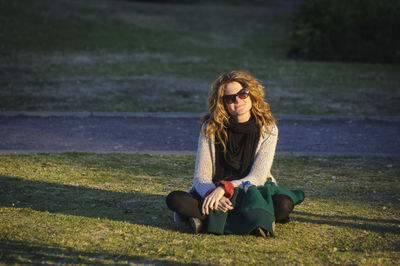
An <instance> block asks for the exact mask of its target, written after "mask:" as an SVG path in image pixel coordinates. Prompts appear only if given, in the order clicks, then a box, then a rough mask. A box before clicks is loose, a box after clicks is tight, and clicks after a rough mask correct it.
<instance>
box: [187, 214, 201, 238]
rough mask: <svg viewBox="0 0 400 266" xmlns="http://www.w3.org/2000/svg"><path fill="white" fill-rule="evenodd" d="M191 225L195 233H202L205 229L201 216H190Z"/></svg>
mask: <svg viewBox="0 0 400 266" xmlns="http://www.w3.org/2000/svg"><path fill="white" fill-rule="evenodd" d="M189 223H190V226H191V227H192V228H193V232H194V233H195V234H200V233H201V232H202V230H203V222H202V221H201V220H200V219H199V218H195V217H189Z"/></svg>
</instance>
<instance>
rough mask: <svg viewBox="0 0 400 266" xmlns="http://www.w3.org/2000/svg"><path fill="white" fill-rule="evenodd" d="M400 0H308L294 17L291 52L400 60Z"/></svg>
mask: <svg viewBox="0 0 400 266" xmlns="http://www.w3.org/2000/svg"><path fill="white" fill-rule="evenodd" d="M399 31H400V0H383V1H377V0H307V1H306V2H305V3H304V4H302V5H299V6H298V8H297V9H296V10H295V12H294V14H293V17H292V40H293V43H292V48H291V50H290V52H289V55H291V56H296V57H300V58H309V59H316V60H329V61H362V62H390V63H399V62H400V34H399V33H400V32H399Z"/></svg>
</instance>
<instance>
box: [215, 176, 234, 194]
mask: <svg viewBox="0 0 400 266" xmlns="http://www.w3.org/2000/svg"><path fill="white" fill-rule="evenodd" d="M218 185H219V186H223V187H224V189H225V197H227V198H228V199H231V198H232V197H233V193H234V190H235V187H234V186H233V185H232V183H231V182H229V181H225V180H222V181H220V182H219V183H218Z"/></svg>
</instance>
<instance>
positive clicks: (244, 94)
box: [222, 88, 250, 104]
mask: <svg viewBox="0 0 400 266" xmlns="http://www.w3.org/2000/svg"><path fill="white" fill-rule="evenodd" d="M249 93H250V92H249V91H248V90H247V89H246V88H243V89H241V90H240V91H239V92H238V93H236V94H231V95H224V96H223V97H222V99H223V100H224V102H225V103H226V104H231V103H236V96H239V98H240V99H242V100H244V99H246V98H247V97H248V96H249Z"/></svg>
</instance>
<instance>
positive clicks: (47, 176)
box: [0, 153, 400, 265]
mask: <svg viewBox="0 0 400 266" xmlns="http://www.w3.org/2000/svg"><path fill="white" fill-rule="evenodd" d="M193 167H194V157H193V156H161V155H157V156H150V155H139V154H135V155H128V154H107V155H103V154H88V153H63V154H37V155H2V156H0V263H7V264H11V263H17V264H26V263H29V264H30V263H34V264H39V263H44V264H54V263H60V264H177V263H182V264H183V263H189V264H232V263H234V264H271V263H276V264H285V265H286V264H318V265H319V264H364V265H375V264H381V265H398V264H399V262H400V255H399V254H400V253H399V251H400V236H399V234H400V194H399V191H400V185H399V182H398V178H399V174H400V164H399V161H398V160H395V159H391V158H361V157H311V156H277V158H276V161H275V163H274V167H273V174H274V176H275V177H276V178H277V179H278V180H279V182H280V185H281V186H282V187H286V188H293V189H302V190H303V191H305V193H306V199H305V201H304V202H303V203H302V204H300V205H298V206H296V208H295V211H294V213H293V214H292V215H291V217H292V222H290V223H288V224H285V225H279V224H278V225H277V228H276V235H277V237H275V238H270V239H262V238H257V237H254V236H234V235H230V236H214V235H203V234H202V235H194V234H192V233H191V230H190V228H189V227H188V226H186V225H184V224H175V223H174V222H173V221H172V213H171V212H170V211H169V210H167V208H166V206H165V203H164V198H165V196H166V195H167V194H168V193H169V192H170V191H172V190H175V189H180V190H186V189H187V188H188V187H189V186H190V185H191V179H192V172H193Z"/></svg>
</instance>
